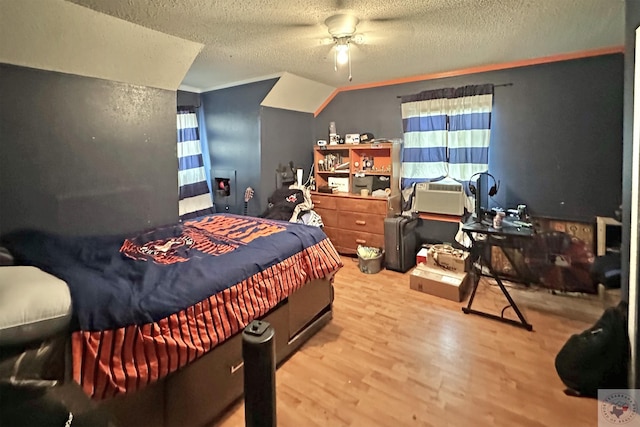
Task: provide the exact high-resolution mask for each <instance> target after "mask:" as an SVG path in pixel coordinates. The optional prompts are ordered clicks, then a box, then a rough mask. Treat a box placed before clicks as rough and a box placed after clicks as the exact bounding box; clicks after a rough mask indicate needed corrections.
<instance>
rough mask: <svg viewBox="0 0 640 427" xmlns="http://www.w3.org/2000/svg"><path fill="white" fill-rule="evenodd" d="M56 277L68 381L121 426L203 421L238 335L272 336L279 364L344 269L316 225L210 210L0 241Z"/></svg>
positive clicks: (236, 380) (233, 366)
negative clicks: (260, 327) (65, 314)
mask: <svg viewBox="0 0 640 427" xmlns="http://www.w3.org/2000/svg"><path fill="white" fill-rule="evenodd" d="M2 243H3V245H4V246H6V247H7V248H8V249H9V250H10V251H11V254H12V255H13V256H14V257H15V260H16V263H17V264H21V265H31V266H35V267H38V268H40V269H41V270H43V271H45V272H47V273H50V274H52V275H54V276H56V277H58V278H60V279H62V280H64V281H65V282H66V283H67V284H68V286H69V289H70V293H71V299H72V304H73V312H72V317H71V339H70V343H71V346H70V348H71V350H70V359H71V363H70V366H71V369H70V375H71V376H72V377H73V380H74V381H75V382H77V383H78V384H79V385H80V386H81V387H82V390H83V391H84V393H85V394H86V395H87V396H90V397H91V399H92V400H93V401H94V402H95V406H96V407H97V408H99V409H100V410H105V411H108V412H109V413H111V414H113V416H114V417H115V419H116V423H117V425H119V426H129V425H131V426H134V425H135V426H144V425H150V426H167V427H173V426H201V425H207V424H208V423H211V421H212V420H214V419H216V418H217V417H219V415H220V414H221V412H222V411H223V410H224V409H225V408H226V407H227V406H228V405H229V404H230V403H232V402H233V401H235V400H236V399H237V398H238V397H240V396H241V394H242V387H243V384H242V355H241V334H239V332H241V331H242V329H243V328H244V327H245V326H246V325H248V324H249V323H250V322H251V321H252V320H254V319H263V320H266V321H268V322H269V323H271V324H272V326H273V327H274V328H275V330H276V362H277V363H279V362H282V361H283V360H285V359H286V358H287V357H288V356H289V355H290V354H291V353H292V352H293V351H295V350H296V349H297V348H298V347H299V346H300V345H301V344H302V343H303V342H304V341H305V340H306V339H307V338H309V337H310V336H311V335H313V334H314V333H315V332H317V331H318V330H319V329H320V328H321V327H322V326H324V325H325V324H326V323H327V322H328V321H329V320H330V319H331V316H332V311H331V309H332V301H333V289H332V280H333V275H334V274H335V273H336V272H337V271H338V270H339V269H340V267H341V266H342V263H341V260H340V257H339V255H338V254H337V252H336V250H335V248H334V247H333V245H332V244H331V242H330V241H329V240H328V239H327V238H326V235H325V234H324V232H323V231H322V229H320V228H318V227H312V226H307V225H303V224H296V223H291V222H286V221H277V220H266V219H260V218H252V217H245V216H237V215H231V214H214V215H210V216H206V217H201V218H196V219H193V220H189V221H185V222H183V223H179V224H175V225H170V226H165V227H158V228H154V229H152V230H147V231H144V232H142V233H139V234H132V235H118V236H91V237H63V236H58V235H54V234H51V233H46V232H42V231H35V230H26V231H19V232H14V233H11V234H9V235H7V236H3V238H2Z"/></svg>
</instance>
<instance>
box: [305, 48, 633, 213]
mask: <svg viewBox="0 0 640 427" xmlns="http://www.w3.org/2000/svg"><path fill="white" fill-rule="evenodd" d="M623 63H624V61H623V55H621V54H614V55H606V56H599V57H592V58H586V59H579V60H572V61H563V62H555V63H550V64H543V65H536V66H529V67H521V68H513V69H507V70H500V71H493V72H487V73H479V74H473V75H467V76H459V77H452V78H446V79H437V80H431V81H424V82H414V83H407V84H402V85H394V86H387V87H380V88H372V89H365V90H357V91H348V92H342V93H340V94H338V95H337V96H336V98H335V99H334V100H333V101H332V102H331V103H330V104H329V105H328V106H327V107H326V108H325V109H324V110H323V111H322V112H321V113H320V114H319V115H318V117H317V118H316V121H315V130H314V139H316V138H321V137H322V138H324V137H325V136H326V134H327V127H328V124H329V122H330V121H332V120H333V121H336V127H337V128H338V133H340V134H343V133H348V132H372V133H373V134H374V135H375V136H376V137H386V138H396V137H402V121H401V116H400V100H399V99H398V98H397V96H398V95H407V94H412V93H417V92H420V91H423V90H428V89H436V88H442V87H449V86H452V87H458V86H464V85H467V84H482V83H494V84H496V85H499V84H505V83H513V86H506V87H497V88H496V89H495V97H494V109H493V116H492V131H491V150H490V159H489V169H490V172H491V173H492V174H493V175H494V176H495V177H496V179H499V180H500V181H501V185H500V190H499V192H498V194H497V195H496V197H494V200H493V205H494V206H503V207H515V206H516V205H517V204H519V203H525V204H527V205H528V207H529V209H530V211H531V212H532V213H534V214H536V215H541V216H552V217H558V218H565V219H575V220H593V217H594V216H595V215H603V216H613V215H614V211H615V210H616V209H617V208H618V206H619V205H620V203H621V200H622V188H621V184H622V174H621V169H622V104H623V102H622V99H623Z"/></svg>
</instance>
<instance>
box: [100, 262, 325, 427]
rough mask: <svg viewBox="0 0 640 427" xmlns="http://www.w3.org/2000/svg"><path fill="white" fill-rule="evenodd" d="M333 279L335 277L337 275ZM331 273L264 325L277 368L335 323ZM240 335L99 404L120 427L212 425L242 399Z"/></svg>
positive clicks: (279, 307)
mask: <svg viewBox="0 0 640 427" xmlns="http://www.w3.org/2000/svg"><path fill="white" fill-rule="evenodd" d="M334 274H335V273H334ZM332 283H333V274H332V275H331V276H330V277H326V278H324V279H317V280H314V281H312V282H309V283H307V284H305V285H304V286H303V287H302V288H300V289H298V290H297V291H295V292H294V293H293V294H291V295H290V296H289V297H288V298H287V299H285V300H284V301H282V302H281V303H280V304H278V305H277V306H276V307H275V308H274V309H272V310H271V311H270V312H269V313H268V314H267V315H266V316H264V317H263V320H265V321H267V322H269V323H270V324H271V325H272V326H273V327H274V329H275V340H276V342H275V344H276V363H277V364H280V363H281V362H283V361H284V360H285V359H286V358H287V357H289V356H290V355H291V354H293V353H294V352H295V351H296V350H297V349H298V348H299V347H300V346H301V345H302V344H303V343H304V342H305V341H306V340H307V339H309V338H310V337H311V336H313V335H314V334H315V333H316V332H318V331H319V330H320V329H321V328H322V327H323V326H324V325H326V324H327V323H328V322H329V321H330V320H331V318H332V302H333V285H332ZM242 365H243V362H242V333H239V334H237V335H235V336H233V337H231V338H230V339H228V340H227V341H225V342H224V343H222V344H221V345H219V346H217V347H216V348H214V349H213V350H212V351H211V352H209V353H207V354H206V355H204V356H202V357H201V358H200V359H198V360H196V361H195V362H193V363H191V364H189V365H187V366H185V367H184V368H182V369H180V370H179V371H177V372H174V373H172V374H170V375H169V376H167V377H166V378H164V379H162V380H160V381H158V382H157V383H155V384H153V385H150V386H148V387H146V388H144V389H142V390H140V391H138V392H135V393H131V394H126V395H122V396H118V397H116V398H113V399H110V400H105V401H103V402H100V403H99V405H98V410H100V411H105V412H107V413H109V414H110V415H111V416H112V417H113V421H114V423H115V424H116V426H118V427H146V426H149V427H204V426H211V425H213V422H214V421H215V420H217V419H218V418H220V416H221V415H222V413H223V412H224V410H225V409H227V408H228V407H229V406H230V405H231V404H232V403H234V402H235V401H236V400H237V399H239V398H240V397H241V396H242V394H243V387H244V383H243V381H244V378H243V373H244V370H243V368H242Z"/></svg>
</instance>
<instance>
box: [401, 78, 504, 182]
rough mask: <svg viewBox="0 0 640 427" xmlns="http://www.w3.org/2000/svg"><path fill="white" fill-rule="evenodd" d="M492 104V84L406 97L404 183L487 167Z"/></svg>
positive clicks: (464, 177) (462, 178)
mask: <svg viewBox="0 0 640 427" xmlns="http://www.w3.org/2000/svg"><path fill="white" fill-rule="evenodd" d="M492 104H493V85H492V84H487V85H479V86H464V87H461V88H457V89H454V88H444V89H437V90H430V91H425V92H421V93H419V94H416V95H409V96H404V97H402V106H401V108H402V123H403V129H404V147H403V152H402V154H403V158H402V188H403V189H404V188H408V187H410V186H411V185H413V184H414V183H416V182H424V181H438V180H440V179H442V178H444V177H449V178H452V179H455V180H456V181H459V182H465V183H466V182H468V180H469V178H470V177H471V176H472V175H473V174H475V173H477V172H486V171H488V169H489V139H490V129H491V106H492Z"/></svg>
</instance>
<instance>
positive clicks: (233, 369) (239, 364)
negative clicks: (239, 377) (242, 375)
mask: <svg viewBox="0 0 640 427" xmlns="http://www.w3.org/2000/svg"><path fill="white" fill-rule="evenodd" d="M243 366H244V361H242V362H240V363H238V364H237V365H236V366H231V373H232V374H235V373H236V372H238V369H240V368H242V367H243Z"/></svg>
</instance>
